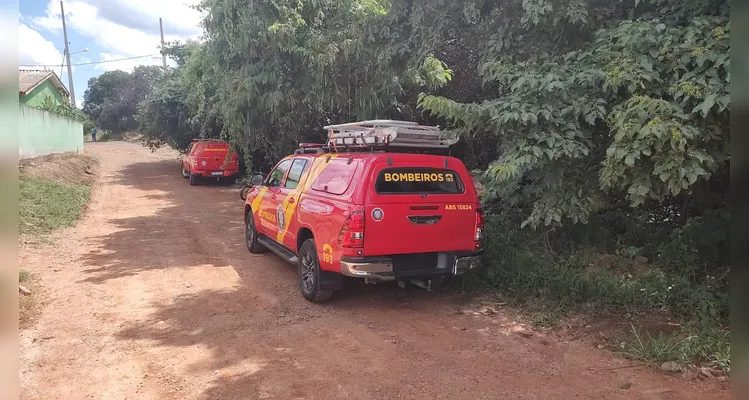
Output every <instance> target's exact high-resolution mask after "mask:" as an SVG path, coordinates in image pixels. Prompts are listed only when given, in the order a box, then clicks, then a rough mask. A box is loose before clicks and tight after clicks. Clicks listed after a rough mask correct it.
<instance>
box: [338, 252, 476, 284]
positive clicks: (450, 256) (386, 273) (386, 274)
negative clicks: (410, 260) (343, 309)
mask: <svg viewBox="0 0 749 400" xmlns="http://www.w3.org/2000/svg"><path fill="white" fill-rule="evenodd" d="M479 255H480V253H471V252H447V253H438V254H437V255H436V264H434V265H430V266H429V268H423V269H412V268H404V267H405V266H400V265H398V263H397V262H396V261H395V260H394V258H395V257H399V256H392V257H343V258H342V259H341V274H342V275H345V276H350V277H354V278H367V279H372V280H375V281H394V280H406V279H432V278H437V277H446V276H455V275H461V274H463V273H465V272H466V271H469V270H472V269H476V268H479V267H480V266H481V260H480V258H479Z"/></svg>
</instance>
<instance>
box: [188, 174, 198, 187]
mask: <svg viewBox="0 0 749 400" xmlns="http://www.w3.org/2000/svg"><path fill="white" fill-rule="evenodd" d="M197 184H198V176H197V175H195V174H193V173H190V186H195V185H197Z"/></svg>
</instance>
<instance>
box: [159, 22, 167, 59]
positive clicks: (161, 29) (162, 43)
mask: <svg viewBox="0 0 749 400" xmlns="http://www.w3.org/2000/svg"><path fill="white" fill-rule="evenodd" d="M159 30H160V31H161V62H162V64H164V69H166V49H165V48H164V25H163V24H162V23H161V18H159Z"/></svg>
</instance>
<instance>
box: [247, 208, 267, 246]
mask: <svg viewBox="0 0 749 400" xmlns="http://www.w3.org/2000/svg"><path fill="white" fill-rule="evenodd" d="M244 237H245V243H246V244H247V250H249V251H250V253H253V254H258V253H262V252H263V251H264V250H265V247H264V246H263V245H262V244H260V242H258V241H257V230H255V218H254V217H253V215H252V212H248V213H247V216H245V223H244Z"/></svg>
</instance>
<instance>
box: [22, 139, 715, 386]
mask: <svg viewBox="0 0 749 400" xmlns="http://www.w3.org/2000/svg"><path fill="white" fill-rule="evenodd" d="M87 152H90V153H92V154H96V155H98V156H99V157H100V159H101V169H102V175H101V178H100V179H99V182H98V183H97V186H96V189H95V191H94V195H93V198H92V203H91V205H90V207H89V210H88V212H87V213H86V215H85V217H84V219H83V220H82V221H81V222H80V223H79V224H77V225H76V226H75V227H73V228H70V229H67V230H65V231H64V232H61V233H60V234H58V235H57V237H56V238H55V241H54V245H52V246H46V247H24V248H22V249H21V253H22V256H21V263H22V265H23V266H24V268H26V269H29V270H31V271H32V272H35V273H38V274H39V275H40V276H41V277H42V280H43V284H44V286H45V287H46V288H47V290H48V292H49V297H50V299H51V302H50V304H49V305H47V307H46V308H45V309H44V311H43V313H42V315H41V316H40V318H39V320H38V321H37V324H36V326H35V327H33V328H32V329H30V330H27V331H24V332H22V334H21V339H22V348H21V352H22V357H21V376H20V379H21V386H22V398H24V399H53V398H64V399H89V398H91V399H136V398H137V399H218V398H221V399H264V398H268V399H271V398H272V399H297V398H298V399H394V398H404V399H435V398H439V399H498V398H506V399H557V398H560V399H561V398H582V399H633V398H643V399H644V398H652V397H646V395H645V394H643V392H644V391H647V390H652V389H659V388H664V387H666V388H669V389H670V390H671V391H668V392H664V393H660V394H658V396H660V397H659V398H661V399H695V400H696V399H708V398H728V391H727V390H724V389H721V388H720V387H719V385H717V384H715V383H710V382H686V381H682V380H680V379H677V378H674V377H669V376H666V375H663V374H660V373H657V372H654V371H651V370H649V369H646V368H643V367H634V368H624V369H619V370H608V371H607V370H603V369H601V368H606V367H613V366H619V365H627V364H626V361H623V360H617V359H613V358H611V357H610V356H609V355H608V354H606V353H604V352H601V351H597V350H596V349H593V348H590V347H589V346H585V345H584V344H582V343H579V342H565V341H564V340H562V339H555V338H552V337H541V336H539V334H537V335H534V336H530V337H527V338H526V337H523V336H520V335H517V334H515V333H514V330H515V329H517V324H516V323H515V322H514V321H512V320H511V319H509V318H508V317H506V316H505V315H504V314H502V313H499V314H497V315H492V316H484V315H481V316H469V315H463V314H458V313H456V312H455V307H454V306H453V305H452V304H451V303H450V302H449V300H447V299H444V298H440V297H435V296H431V295H428V294H426V293H424V292H422V291H411V292H409V291H403V290H400V289H398V288H397V287H394V285H385V286H381V285H376V286H365V285H352V286H350V287H349V288H347V289H346V290H345V293H342V295H341V296H339V297H338V298H337V299H334V300H333V301H332V302H331V303H329V304H323V305H316V304H310V303H308V302H306V301H305V300H304V299H303V298H302V297H301V295H300V294H299V292H298V288H297V281H296V271H295V269H294V267H292V266H289V265H287V264H285V263H284V262H282V261H280V260H279V259H277V258H276V257H274V256H273V255H272V254H267V255H251V254H249V253H248V252H247V251H246V249H245V247H244V242H243V226H242V215H241V213H242V203H241V200H240V199H239V196H238V194H237V192H236V190H232V189H228V188H222V187H216V186H197V187H192V186H189V185H188V183H187V182H186V181H185V180H183V179H182V178H181V177H180V176H179V174H178V172H177V169H178V168H179V167H178V165H179V164H178V163H177V161H176V159H177V158H176V153H175V152H172V151H168V150H159V151H157V152H155V153H151V152H150V151H149V150H148V149H146V148H143V147H141V146H140V145H138V144H132V143H125V142H104V143H94V144H92V145H90V146H88V148H87ZM54 269H59V271H57V272H55V271H54ZM591 368H598V369H591ZM626 382H629V383H631V387H630V388H629V389H622V385H623V384H624V383H626Z"/></svg>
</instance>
